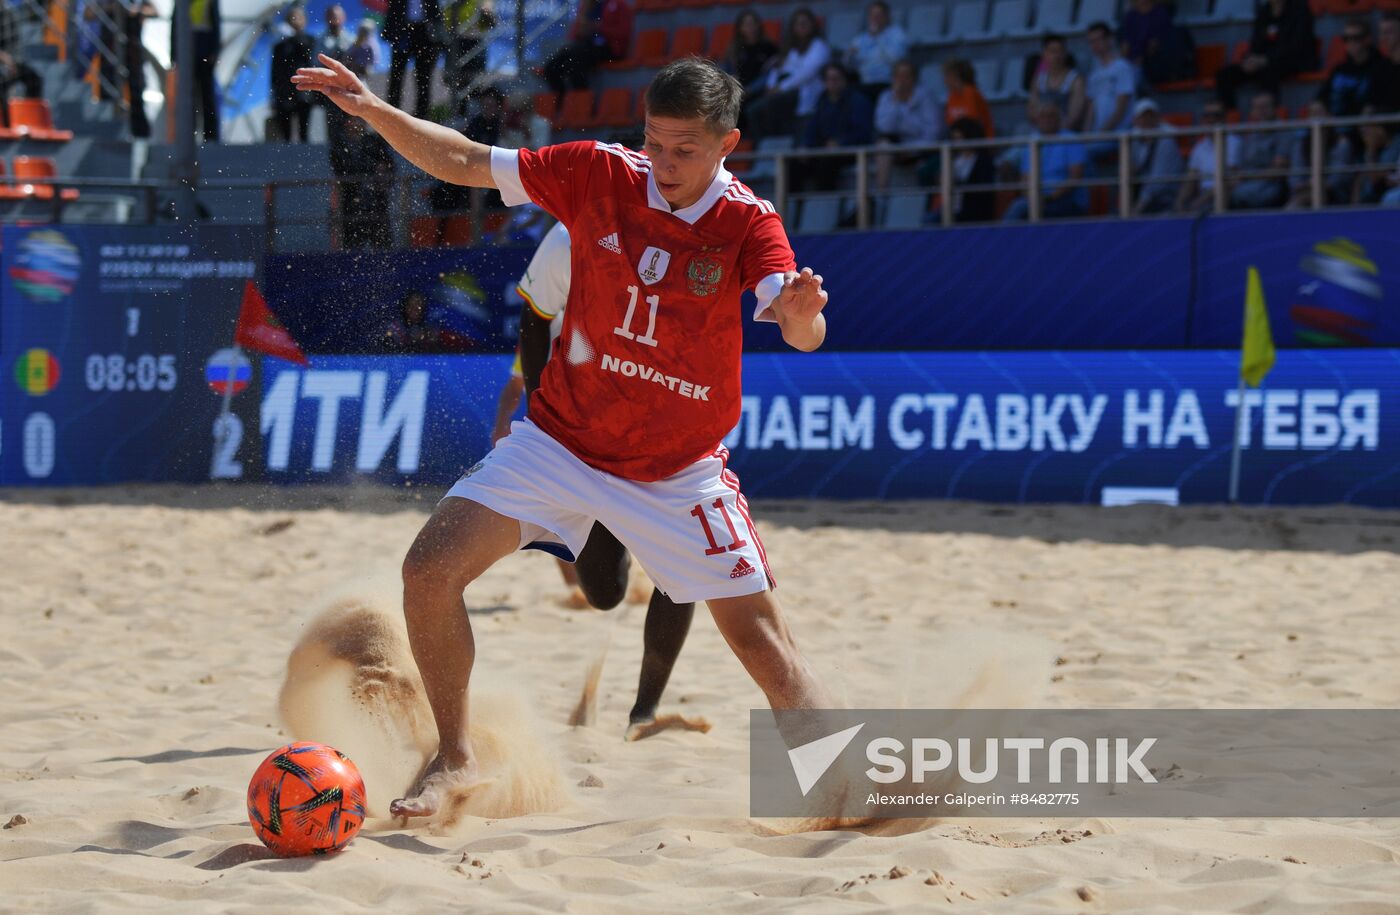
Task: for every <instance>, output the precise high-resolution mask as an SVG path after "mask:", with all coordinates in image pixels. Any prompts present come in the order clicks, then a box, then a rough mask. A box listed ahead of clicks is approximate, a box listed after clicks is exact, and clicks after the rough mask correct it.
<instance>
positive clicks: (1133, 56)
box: [1118, 0, 1196, 85]
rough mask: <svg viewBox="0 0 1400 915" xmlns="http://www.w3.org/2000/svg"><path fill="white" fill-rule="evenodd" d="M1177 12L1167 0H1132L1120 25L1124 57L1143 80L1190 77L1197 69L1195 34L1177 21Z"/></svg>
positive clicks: (1154, 80) (1119, 36)
mask: <svg viewBox="0 0 1400 915" xmlns="http://www.w3.org/2000/svg"><path fill="white" fill-rule="evenodd" d="M1175 12H1176V8H1175V7H1174V6H1173V5H1172V4H1171V3H1168V2H1166V0H1132V3H1131V4H1130V5H1129V6H1128V9H1127V10H1126V11H1125V12H1124V13H1123V22H1122V24H1121V25H1120V26H1119V28H1118V40H1119V42H1121V47H1122V53H1123V58H1124V59H1125V60H1127V61H1128V63H1130V64H1132V65H1133V68H1134V69H1135V70H1136V71H1137V73H1138V76H1139V78H1140V81H1141V82H1143V83H1146V84H1148V85H1156V84H1157V83H1164V82H1167V81H1169V80H1174V79H1186V78H1187V77H1190V76H1191V75H1192V74H1193V73H1194V72H1195V69H1196V61H1195V51H1194V49H1193V47H1192V43H1191V36H1190V33H1188V32H1187V31H1186V30H1185V29H1184V28H1182V27H1181V26H1178V25H1177V24H1176V23H1175V22H1174V21H1173V17H1174V16H1175Z"/></svg>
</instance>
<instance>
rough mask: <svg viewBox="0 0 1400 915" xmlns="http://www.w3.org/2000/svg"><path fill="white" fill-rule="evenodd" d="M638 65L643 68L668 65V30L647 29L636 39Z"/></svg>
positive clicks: (639, 33)
mask: <svg viewBox="0 0 1400 915" xmlns="http://www.w3.org/2000/svg"><path fill="white" fill-rule="evenodd" d="M634 41H635V44H636V46H637V63H639V64H641V65H642V66H643V67H659V66H662V65H663V64H665V63H666V30H665V29H645V30H643V31H641V32H638V33H637V37H636V39H634Z"/></svg>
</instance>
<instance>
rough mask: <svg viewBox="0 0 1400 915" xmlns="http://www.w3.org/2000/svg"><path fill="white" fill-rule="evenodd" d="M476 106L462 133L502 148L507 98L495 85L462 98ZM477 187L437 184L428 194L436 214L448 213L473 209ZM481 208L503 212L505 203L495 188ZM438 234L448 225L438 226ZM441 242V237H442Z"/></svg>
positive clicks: (464, 106)
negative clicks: (472, 201)
mask: <svg viewBox="0 0 1400 915" xmlns="http://www.w3.org/2000/svg"><path fill="white" fill-rule="evenodd" d="M471 104H475V106H476V114H474V115H473V116H472V117H471V118H470V119H469V120H468V121H467V122H466V126H465V127H463V128H462V133H464V134H466V135H467V136H468V137H470V138H471V139H473V140H475V141H476V142H478V143H482V144H484V145H486V146H501V145H503V144H502V143H501V134H502V133H503V132H504V130H505V118H506V97H505V93H504V92H502V91H501V90H500V89H499V88H498V87H496V86H487V87H486V88H484V89H480V90H478V91H476V92H473V93H471V95H470V96H467V97H464V98H463V99H462V107H463V108H466V107H468V106H469V105H471ZM473 190H474V188H470V187H466V186H465V185H461V184H452V183H450V182H446V181H438V182H435V183H434V184H433V187H432V190H431V191H429V200H430V202H431V204H432V208H433V212H434V213H441V214H449V213H457V212H462V211H464V210H467V209H468V208H469V207H470V206H471V197H472V192H473ZM482 205H483V206H484V207H485V208H486V209H488V210H503V209H505V204H504V203H503V202H502V201H501V194H500V192H499V191H497V190H496V189H494V188H491V189H489V190H486V191H484V192H483V198H482ZM438 228H439V234H440V235H441V230H443V229H444V228H445V225H443V224H441V223H440V224H439V227H438ZM439 242H441V238H439Z"/></svg>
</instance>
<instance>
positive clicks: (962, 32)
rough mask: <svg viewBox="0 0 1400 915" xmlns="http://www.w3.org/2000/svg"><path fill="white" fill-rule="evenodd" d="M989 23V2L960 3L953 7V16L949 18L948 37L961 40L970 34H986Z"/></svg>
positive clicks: (973, 0)
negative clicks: (985, 30) (985, 29)
mask: <svg viewBox="0 0 1400 915" xmlns="http://www.w3.org/2000/svg"><path fill="white" fill-rule="evenodd" d="M986 24H987V4H985V3H982V2H981V0H972V2H964V3H959V4H958V5H957V6H955V7H953V12H952V18H951V19H949V20H948V33H947V35H946V36H945V37H947V38H948V39H949V40H951V41H961V40H962V39H964V38H966V37H968V36H970V35H981V34H984V28H985V26H986Z"/></svg>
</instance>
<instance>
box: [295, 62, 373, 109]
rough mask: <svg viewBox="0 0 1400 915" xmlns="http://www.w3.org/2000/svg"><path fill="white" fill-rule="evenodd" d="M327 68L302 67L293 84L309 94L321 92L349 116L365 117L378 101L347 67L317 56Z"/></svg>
mask: <svg viewBox="0 0 1400 915" xmlns="http://www.w3.org/2000/svg"><path fill="white" fill-rule="evenodd" d="M316 56H317V58H318V59H319V60H320V61H321V63H323V64H325V66H323V67H302V68H301V69H300V70H298V71H297V72H296V73H294V74H293V75H292V84H293V85H295V86H296V87H297V88H298V89H301V90H303V91H305V92H319V93H321V94H322V95H324V96H325V97H326V98H328V99H330V100H331V101H332V102H334V103H335V104H336V107H338V108H339V109H340V110H341V111H344V112H345V113H346V114H353V115H355V116H356V117H363V116H364V115H365V112H367V111H368V110H369V108H370V106H371V105H373V104H374V103H375V102H376V101H377V99H376V98H375V95H374V93H373V92H370V91H369V89H368V88H366V86H365V84H364V83H363V82H361V81H360V78H359V77H358V76H356V75H355V74H353V73H351V72H350V69H349V68H348V67H346V66H345V64H343V63H341V62H340V61H338V60H336V59H335V58H334V57H328V56H326V55H325V54H318V55H316Z"/></svg>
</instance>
